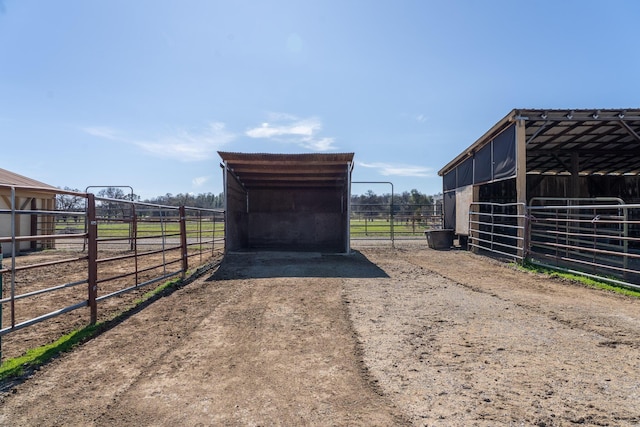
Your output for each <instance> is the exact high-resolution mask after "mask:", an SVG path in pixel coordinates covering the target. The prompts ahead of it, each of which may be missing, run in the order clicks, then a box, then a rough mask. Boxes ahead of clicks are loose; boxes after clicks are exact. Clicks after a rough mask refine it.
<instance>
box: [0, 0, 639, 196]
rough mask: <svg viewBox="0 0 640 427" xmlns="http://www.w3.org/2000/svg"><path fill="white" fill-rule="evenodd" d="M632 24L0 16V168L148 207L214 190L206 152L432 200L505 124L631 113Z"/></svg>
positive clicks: (65, 4) (470, 4)
mask: <svg viewBox="0 0 640 427" xmlns="http://www.w3.org/2000/svg"><path fill="white" fill-rule="evenodd" d="M638 18H640V2H639V1H635V0H626V1H590V0H562V1H560V0H539V1H516V0H511V1H506V0H505V1H499V0H486V1H478V0H469V1H455V0H451V1H428V0H421V1H418V0H416V1H381V0H378V1H373V0H367V1H357V0H339V1H332V0H322V1H320V0H305V1H303V0H300V1H258V0H255V1H239V0H227V1H216V0H201V1H196V0H183V1H178V0H175V1H167V0H135V1H133V0H109V1H98V0H96V1H86V0H61V1H46V0H39V1H38V0H0V167H2V168H5V169H9V170H11V171H13V172H17V173H19V174H22V175H26V176H28V177H31V178H34V179H37V180H40V181H43V182H45V183H48V184H51V185H54V186H59V187H65V186H68V187H72V188H79V189H84V188H85V187H87V186H94V185H130V186H133V188H134V191H135V192H136V194H139V195H141V196H142V197H143V198H148V197H153V196H158V195H164V194H166V193H172V194H177V193H190V192H191V193H204V192H214V193H219V192H221V191H222V174H221V170H220V167H219V163H220V158H219V156H218V154H217V151H218V150H222V151H237V152H267V153H311V152H354V153H355V161H356V165H355V170H354V176H353V179H354V180H355V181H391V182H393V183H394V186H395V191H396V192H401V191H408V190H411V189H413V188H415V189H418V190H420V191H421V192H423V193H427V194H434V193H437V192H439V191H441V188H442V183H441V178H440V177H438V175H437V171H438V170H439V169H440V168H441V167H442V166H444V165H445V164H446V163H447V162H448V161H450V160H451V159H452V158H454V157H455V156H456V155H457V154H458V153H459V152H460V151H462V150H463V149H464V148H465V147H467V146H468V145H470V144H471V143H473V142H474V141H475V140H476V139H477V138H479V137H480V136H481V135H482V134H483V133H484V132H485V131H487V130H488V129H489V128H490V127H491V126H492V125H493V124H495V123H496V122H497V121H498V120H500V119H501V118H502V117H504V116H505V115H506V114H507V113H508V112H509V111H511V110H512V109H513V108H549V109H551V108H576V109H578V108H638V107H640V83H638V76H639V75H640V56H639V55H638V40H640V29H639V28H640V27H639V26H638ZM367 189H372V190H374V191H375V192H376V193H378V194H381V193H384V192H388V187H387V186H372V185H358V186H354V192H356V193H364V192H365V191H366V190H367Z"/></svg>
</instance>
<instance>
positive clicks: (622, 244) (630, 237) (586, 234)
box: [528, 198, 640, 286]
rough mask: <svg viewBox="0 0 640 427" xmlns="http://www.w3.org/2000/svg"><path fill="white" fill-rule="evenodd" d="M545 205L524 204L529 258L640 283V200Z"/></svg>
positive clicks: (557, 202) (554, 265) (622, 280)
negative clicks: (637, 201) (527, 226)
mask: <svg viewBox="0 0 640 427" xmlns="http://www.w3.org/2000/svg"><path fill="white" fill-rule="evenodd" d="M545 200H546V199H540V200H537V201H536V203H540V204H542V203H545ZM549 203H553V205H541V206H538V205H536V206H529V207H528V214H529V236H530V240H529V257H530V259H531V261H532V262H536V263H539V264H542V265H544V266H547V267H552V268H565V269H571V270H575V271H581V272H582V273H588V274H590V275H593V276H595V277H600V278H607V277H608V276H613V277H615V282H616V283H618V284H624V285H625V286H636V285H638V284H640V204H629V205H627V204H624V202H623V201H622V200H621V199H618V198H613V199H602V198H601V199H567V200H562V199H553V200H551V201H550V202H549Z"/></svg>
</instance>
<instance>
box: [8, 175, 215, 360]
mask: <svg viewBox="0 0 640 427" xmlns="http://www.w3.org/2000/svg"><path fill="white" fill-rule="evenodd" d="M0 190H5V191H7V192H10V194H11V197H10V198H5V199H4V200H5V201H7V200H8V203H9V205H10V206H9V209H5V208H4V207H3V208H2V209H0V218H2V217H4V218H7V217H10V218H11V227H10V232H9V233H8V234H4V235H2V234H0V244H3V245H5V246H4V247H2V248H1V249H6V245H9V247H10V251H8V252H7V251H6V250H5V254H4V264H3V263H1V261H2V256H0V274H2V275H3V277H0V291H2V290H3V289H2V284H3V281H2V280H1V279H2V278H7V279H9V280H5V281H4V284H5V286H4V287H5V289H4V292H2V293H0V310H1V309H5V308H8V310H5V311H4V316H1V317H0V337H2V336H4V335H7V334H10V333H12V332H15V331H18V330H21V329H24V328H26V327H29V326H32V325H35V324H37V323H40V322H43V321H46V320H49V319H52V318H54V317H56V316H60V315H62V314H65V313H69V312H71V311H73V310H77V309H80V308H85V307H88V308H89V311H90V315H91V316H90V317H91V320H90V322H91V323H95V322H96V320H97V313H98V303H99V302H101V301H104V300H105V299H108V298H111V297H114V296H117V295H122V294H125V293H127V292H132V291H135V290H136V289H140V288H141V287H144V286H148V285H151V284H153V283H158V282H161V281H163V280H167V279H168V278H172V277H175V276H179V275H182V276H183V277H184V276H185V275H186V273H187V270H188V269H189V264H190V262H194V265H197V264H195V263H197V261H196V258H194V257H197V256H200V262H201V263H202V262H206V261H207V260H208V259H209V258H208V257H210V256H213V255H215V253H216V252H215V251H216V250H218V251H220V250H222V249H223V248H224V242H225V238H224V210H221V209H201V208H196V207H184V206H165V205H159V204H152V203H141V202H135V201H129V200H120V199H109V198H98V197H95V196H94V195H93V194H90V193H79V192H70V191H64V190H60V191H58V190H54V189H51V188H38V187H28V186H8V185H3V184H0ZM35 190H38V191H35ZM40 190H41V191H40ZM22 193H24V194H29V196H28V197H30V198H27V199H25V198H22V199H20V197H21V196H20V194H22ZM34 193H38V194H43V195H50V198H48V199H46V200H48V201H47V202H46V203H45V201H42V202H41V201H40V199H38V200H36V201H35V202H34V201H33V200H35V199H33V198H32V195H33V194H34ZM58 195H69V196H74V197H78V198H80V202H79V203H84V206H85V210H84V211H82V212H79V211H75V210H74V211H63V210H56V209H52V208H53V207H54V206H53V203H52V202H53V200H54V197H57V196H58ZM47 197H49V196H47ZM25 200H26V201H25ZM34 206H35V208H34ZM26 207H29V209H24V208H26ZM25 216H26V217H28V218H29V219H28V220H25V219H24V217H25ZM21 217H22V219H23V220H20V218H21ZM69 218H71V219H69ZM25 231H26V232H25ZM78 231H80V232H78ZM42 242H46V246H45V243H42ZM56 242H59V244H61V245H62V246H63V248H65V250H71V251H74V252H79V253H82V255H81V256H76V257H65V258H63V259H55V260H45V261H39V262H35V263H32V264H25V262H23V261H22V260H24V261H26V262H28V260H29V257H28V256H25V257H24V258H23V257H22V256H20V257H18V255H21V253H22V252H24V251H25V250H29V251H31V250H33V247H34V246H33V245H38V247H42V248H45V247H46V248H51V249H55V247H56ZM27 246H29V249H27ZM139 247H140V248H139ZM203 254H206V257H205V256H204V255H203ZM51 255H53V256H55V255H56V254H55V253H54V252H52V253H51ZM190 260H191V261H190ZM17 261H18V262H17ZM116 262H117V263H119V264H120V265H121V267H119V268H122V269H121V270H119V271H118V270H116V269H114V268H112V267H111V266H109V263H116ZM64 264H66V265H69V266H74V265H77V270H76V271H75V272H74V273H73V274H74V276H76V277H75V278H76V279H77V280H69V281H67V282H64V277H58V276H55V275H56V274H57V273H52V272H54V271H55V270H53V269H55V268H56V267H58V266H60V265H64ZM67 269H73V268H72V267H67ZM28 270H31V271H30V272H29V275H25V276H20V277H16V276H17V275H21V274H24V273H25V272H26V271H28ZM168 270H170V271H168ZM40 271H43V273H42V277H43V278H44V277H46V279H42V280H40V276H39V272H40ZM79 272H81V273H82V274H81V276H80V278H78V277H77V273H79ZM113 273H116V274H113ZM82 275H84V277H82ZM142 275H144V278H143V276H142ZM54 276H55V277H54ZM141 279H142V280H141ZM56 280H59V281H60V282H64V283H55V281H56ZM83 288H84V291H82V289H83ZM76 289H78V290H81V291H80V292H78V291H76ZM98 291H102V292H104V295H98ZM60 292H63V294H61V295H63V296H62V298H63V299H67V302H72V301H73V300H74V299H75V300H76V301H77V300H81V302H76V303H72V304H71V305H68V306H66V307H63V308H58V309H54V307H53V306H52V307H50V308H51V309H52V311H49V312H48V313H46V314H42V315H33V318H31V319H27V320H23V319H24V318H25V317H28V316H29V315H30V314H29V313H30V311H31V309H30V307H31V306H34V307H35V303H33V304H32V303H31V301H34V298H38V305H40V306H43V307H46V301H47V300H51V301H53V298H54V295H55V294H56V293H60ZM18 301H21V303H20V304H19V305H18V304H16V302H18ZM43 304H45V305H43ZM52 305H53V304H52ZM60 305H63V304H60ZM47 308H49V307H47ZM0 314H1V311H0ZM3 319H4V320H8V325H6V326H4V327H3V325H2V320H3ZM1 342H2V340H0V345H1ZM1 350H2V348H1V347H0V360H1V359H2V354H1Z"/></svg>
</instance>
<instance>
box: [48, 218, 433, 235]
mask: <svg viewBox="0 0 640 427" xmlns="http://www.w3.org/2000/svg"><path fill="white" fill-rule="evenodd" d="M137 228H138V237H145V236H156V235H158V236H159V235H161V234H162V231H163V230H164V233H166V234H171V235H176V234H178V233H179V232H180V224H179V223H178V222H165V223H160V222H139V223H138V225H137ZM214 228H215V233H216V235H218V233H220V234H222V233H223V232H224V223H223V222H216V223H215V224H214V223H213V222H210V221H203V222H200V223H198V222H195V221H187V236H188V237H197V236H198V235H199V234H200V233H202V234H205V235H211V233H213V232H214ZM428 229H429V228H428V226H427V224H425V223H418V222H416V223H412V222H394V224H393V232H394V234H395V235H402V236H407V235H415V236H419V235H423V234H424V232H425V231H426V230H428ZM56 231H57V232H58V233H62V232H64V231H67V232H74V233H82V232H83V231H84V224H82V223H76V224H71V223H70V224H67V223H58V224H57V225H56ZM350 233H351V236H353V237H363V236H366V237H389V236H390V235H391V222H389V221H387V220H383V219H374V220H373V221H371V220H368V221H367V220H363V219H352V220H351V222H350ZM98 235H99V236H100V237H129V224H126V223H120V222H112V223H104V222H101V223H98Z"/></svg>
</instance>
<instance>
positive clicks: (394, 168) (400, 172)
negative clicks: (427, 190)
mask: <svg viewBox="0 0 640 427" xmlns="http://www.w3.org/2000/svg"><path fill="white" fill-rule="evenodd" d="M358 166H362V167H364V168H371V169H377V170H378V173H379V174H380V175H383V176H414V177H421V178H428V177H432V176H434V169H433V168H429V167H424V166H416V165H407V164H392V163H381V162H379V163H364V162H358Z"/></svg>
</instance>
